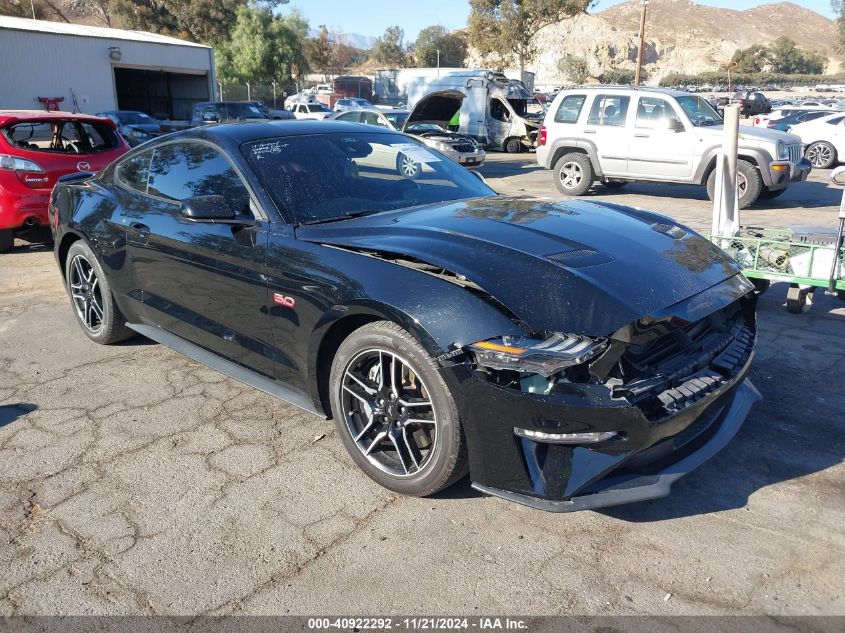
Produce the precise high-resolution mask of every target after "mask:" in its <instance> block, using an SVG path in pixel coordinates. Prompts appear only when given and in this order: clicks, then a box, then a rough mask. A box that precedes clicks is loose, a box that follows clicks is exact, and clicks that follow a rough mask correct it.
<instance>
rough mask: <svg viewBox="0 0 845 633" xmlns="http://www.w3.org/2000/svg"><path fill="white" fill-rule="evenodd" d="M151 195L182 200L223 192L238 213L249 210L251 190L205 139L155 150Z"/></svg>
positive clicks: (151, 170) (150, 186) (151, 168)
mask: <svg viewBox="0 0 845 633" xmlns="http://www.w3.org/2000/svg"><path fill="white" fill-rule="evenodd" d="M147 192H148V193H149V194H150V195H154V196H158V197H160V198H166V199H167V200H172V201H173V202H180V201H182V200H185V199H187V198H192V197H194V196H223V197H224V198H226V199H227V200H228V201H229V203H230V204H231V205H232V207H233V208H234V209H235V211H236V212H237V213H240V214H245V215H247V214H249V212H250V211H249V193H248V192H247V190H246V187H245V186H244V184H243V182H242V181H241V178H240V176H238V174H237V173H236V172H235V170H234V169H233V168H232V165H231V164H230V163H229V161H228V160H226V157H225V156H223V154H221V153H220V152H219V151H218V150H216V149H215V148H213V147H210V146H208V145H205V144H202V143H173V144H171V145H164V146H163V147H159V148H157V149H156V150H155V154H154V156H153V159H152V162H151V163H150V184H149V188H148V189H147Z"/></svg>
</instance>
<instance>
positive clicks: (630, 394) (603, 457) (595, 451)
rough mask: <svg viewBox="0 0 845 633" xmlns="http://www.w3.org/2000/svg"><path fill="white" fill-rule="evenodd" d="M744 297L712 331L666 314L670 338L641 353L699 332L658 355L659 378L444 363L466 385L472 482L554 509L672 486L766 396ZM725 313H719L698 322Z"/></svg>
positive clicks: (662, 492) (649, 354)
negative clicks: (551, 377)
mask: <svg viewBox="0 0 845 633" xmlns="http://www.w3.org/2000/svg"><path fill="white" fill-rule="evenodd" d="M743 301H746V308H747V309H746V310H745V312H744V313H742V312H735V313H734V318H736V319H737V321H735V322H734V321H731V322H727V321H721V322H720V323H719V324H718V326H714V328H713V329H710V330H707V329H705V328H703V327H700V326H699V323H698V322H688V323H687V325H686V326H684V327H683V328H676V329H675V330H674V331H673V330H672V329H671V328H668V327H667V326H666V323H667V322H661V323H659V324H657V325H656V326H655V327H656V329H659V330H661V331H663V332H664V334H662V335H661V336H663V338H657V339H654V346H650V345H651V344H647V345H645V346H642V345H640V346H639V348H638V349H637V356H636V358H635V362H641V361H642V362H645V361H644V360H643V359H651V360H653V359H654V358H655V357H657V356H658V354H656V352H655V350H657V351H660V349H661V348H663V349H666V348H665V342H666V341H667V340H672V339H673V338H674V339H681V340H683V339H684V337H690V336H693V335H694V336H695V337H696V338H695V341H694V342H692V343H690V342H687V347H686V348H685V350H684V351H683V352H679V353H677V354H668V355H667V354H664V355H663V356H662V357H660V360H659V361H658V362H657V365H656V366H657V367H658V368H659V369H658V370H657V371H655V373H654V376H653V377H651V378H648V377H646V378H643V377H640V378H636V379H631V380H629V381H627V382H625V383H624V384H621V385H620V384H618V381H617V382H616V383H614V382H612V381H608V382H606V383H597V382H595V381H593V382H590V383H576V382H565V381H563V382H558V383H556V384H554V386H553V387H552V388H550V390H549V391H547V392H545V393H527V392H526V391H524V390H521V389H518V388H514V387H513V386H512V385H510V386H509V385H503V384H497V383H496V382H493V381H491V380H490V379H489V378H488V377H486V376H487V374H485V373H484V372H479V371H478V369H477V368H476V367H475V366H474V365H473V363H472V362H464V363H456V364H453V365H451V366H449V367H444V368H443V370H442V373H443V375H444V378H446V380H447V382H449V383H450V387H451V391H452V393H453V394H460V395H459V397H456V404H457V406H458V412H459V414H460V417H461V420H462V422H463V427H464V433H465V435H466V439H467V444H468V447H469V461H470V476H471V478H472V481H473V487H474V488H476V489H477V490H480V491H482V492H485V493H488V494H491V495H495V496H499V497H502V498H505V499H508V500H510V501H515V502H518V503H521V504H524V505H528V506H531V507H534V508H538V509H542V510H547V511H553V512H569V511H575V510H583V509H588V508H599V507H605V506H612V505H618V504H624V503H631V502H635V501H642V500H645V499H655V498H658V497H663V496H666V495H668V494H669V492H670V489H671V486H672V484H673V483H674V482H675V481H677V480H678V479H680V478H681V477H683V476H684V475H686V474H687V473H689V472H690V471H691V470H693V469H695V468H697V467H698V466H700V465H701V464H702V463H704V462H705V461H706V460H708V459H710V458H711V457H713V455H715V454H716V453H717V452H718V451H720V450H721V449H722V448H723V447H724V446H725V445H726V444H727V443H728V442H729V441H730V439H731V438H732V437H733V436H734V435H735V434H736V433H737V431H738V430H739V428H740V426H742V424H743V422H744V421H745V418H746V417H747V415H748V413H749V411H750V409H751V406H752V405H753V404H754V403H755V402H757V401H758V400H759V399H760V396H759V393H758V392H757V390H756V389H755V388H754V387H753V385H752V384H751V383H750V382H749V381H748V380H746V376H747V373H748V371H749V369H750V365H751V360H752V357H753V354H754V346H755V342H756V336H755V334H754V324H753V315H752V316H748V312H749V310H753V299H747V300H743ZM743 314H745V316H743ZM716 321H718V319H717V320H715V321H714V318H713V315H709V316H707V317H705V318H704V319H702V320H701V321H700V323H707V322H714V323H715V322H716ZM648 335H649V333H648V331H645V332H644V331H641V332H640V336H641V337H643V336H646V337H647V336H648ZM638 340H639V341H640V342H642V340H643V339H642V338H640V339H638ZM632 345H633V346H634V347H637V345H636V343H632ZM626 353H627V352H626ZM622 358H623V359H624V358H628V357H625V356H623V357H622ZM651 360H648V362H651ZM626 362H627V361H626ZM630 366H633V365H630V364H629V367H630Z"/></svg>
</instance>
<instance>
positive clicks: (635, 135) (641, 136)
mask: <svg viewBox="0 0 845 633" xmlns="http://www.w3.org/2000/svg"><path fill="white" fill-rule="evenodd" d="M649 136H651V135H650V134H634V138H649Z"/></svg>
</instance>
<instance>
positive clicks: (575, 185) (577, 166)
mask: <svg viewBox="0 0 845 633" xmlns="http://www.w3.org/2000/svg"><path fill="white" fill-rule="evenodd" d="M554 174H555V187H557V190H558V191H560V192H561V193H562V194H566V195H568V196H580V195H583V194H585V193H587V190H588V189H589V188H590V186H591V185H592V184H593V179H594V175H593V165H592V163H590V159H589V157H588V156H587V155H586V154H580V153H572V154H566V155H564V156H561V157H560V158H559V159H558V161H557V163H555V167H554Z"/></svg>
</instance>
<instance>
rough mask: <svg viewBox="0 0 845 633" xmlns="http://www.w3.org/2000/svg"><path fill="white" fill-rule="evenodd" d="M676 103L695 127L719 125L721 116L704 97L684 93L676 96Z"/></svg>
mask: <svg viewBox="0 0 845 633" xmlns="http://www.w3.org/2000/svg"><path fill="white" fill-rule="evenodd" d="M678 103H679V104H680V106H681V108H683V110H684V112H686V113H687V116H688V117H689V120H690V121H691V122H692V124H693V125H695V126H697V127H706V126H709V125H721V124H722V117H720V116H719V113H718V112H716V111H715V110H714V109H713V106H711V105H710V104H709V103H708V102H707V101H706V100H705V99H702V98H701V97H696V96H695V95H684V96H682V97H678Z"/></svg>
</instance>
